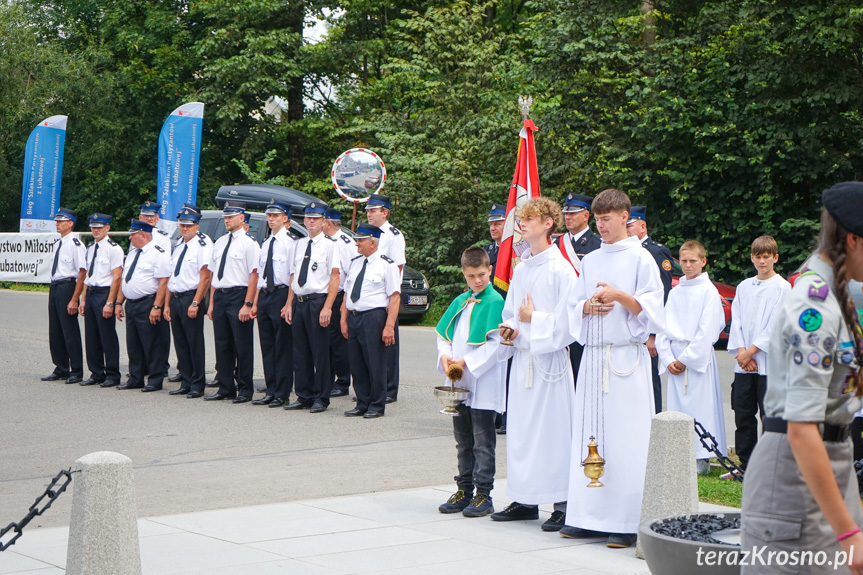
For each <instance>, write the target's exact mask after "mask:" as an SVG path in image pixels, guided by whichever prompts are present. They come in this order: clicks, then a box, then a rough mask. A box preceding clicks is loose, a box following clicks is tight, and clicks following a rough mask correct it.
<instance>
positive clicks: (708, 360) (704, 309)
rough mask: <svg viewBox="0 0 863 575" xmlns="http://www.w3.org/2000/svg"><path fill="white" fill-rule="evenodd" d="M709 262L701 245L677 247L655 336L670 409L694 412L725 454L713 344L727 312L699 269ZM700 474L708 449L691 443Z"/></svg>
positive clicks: (704, 468)
mask: <svg viewBox="0 0 863 575" xmlns="http://www.w3.org/2000/svg"><path fill="white" fill-rule="evenodd" d="M705 265H707V257H706V252H705V249H704V246H703V245H702V244H701V242H699V241H696V240H689V241H688V242H685V243H684V244H683V245H682V246H680V267H682V268H683V274H684V277H682V278H680V283H679V284H678V285H677V287H675V288H674V289H672V290H671V293H669V295H668V302H666V304H665V331H662V332H660V333H659V334H657V335H656V348H657V350H658V351H659V373H660V374H662V373H663V372H665V371H668V410H669V411H680V412H682V413H685V414H686V415H689V416H691V417H693V418H694V419H695V420H696V421H697V422H699V423H700V424H701V425H702V426H703V427H704V429H705V430H706V431H708V432H709V433H710V434H711V435H713V437H715V438H716V442H717V444H718V446H719V451H720V452H721V453H722V454H723V455H724V454H725V453H727V446H726V441H725V413H724V410H723V409H722V391H721V389H720V387H719V369H718V367H717V364H716V353H715V352H714V351H713V344H715V343H716V340H718V339H719V334H720V333H722V329H723V328H724V327H725V314H724V313H723V312H722V302H721V300H720V296H719V292H718V291H717V290H716V286H714V285H713V283H712V282H711V281H710V276H709V275H708V274H706V273H702V270H703V269H704V266H705ZM695 457H696V459H698V462H697V467H698V474H699V475H707V474H708V473H709V472H710V463H709V461H708V460H709V458H710V457H711V454H710V452H709V451H707V449H705V448H704V446H703V445H701V442H700V441H696V442H695Z"/></svg>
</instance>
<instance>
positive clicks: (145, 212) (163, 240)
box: [129, 200, 172, 254]
mask: <svg viewBox="0 0 863 575" xmlns="http://www.w3.org/2000/svg"><path fill="white" fill-rule="evenodd" d="M161 209H162V206H161V205H160V204H157V203H156V202H151V201H150V200H147V201H146V202H144V203H143V204H141V209H140V210H138V215H139V216H145V217H147V216H155V217H156V218H158V217H159V211H160V210H161ZM153 228H154V229H153V230H152V231H151V233H152V234H153V239H154V240H155V241H156V243H157V244H158V245H159V246H161V247H162V249H164V250H166V251H167V252H168V253H169V254H170V253H171V247H172V246H171V234H169V233H168V232H166V231H165V230H162V229H159V228H157V227H155V226H153ZM129 251H130V252H131V251H132V249H131V248H130V249H129Z"/></svg>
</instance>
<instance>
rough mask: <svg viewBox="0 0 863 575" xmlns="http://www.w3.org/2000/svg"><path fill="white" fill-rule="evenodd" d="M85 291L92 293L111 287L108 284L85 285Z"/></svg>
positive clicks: (107, 289)
mask: <svg viewBox="0 0 863 575" xmlns="http://www.w3.org/2000/svg"><path fill="white" fill-rule="evenodd" d="M87 291H90V292H93V293H100V292H103V291H111V287H110V286H87Z"/></svg>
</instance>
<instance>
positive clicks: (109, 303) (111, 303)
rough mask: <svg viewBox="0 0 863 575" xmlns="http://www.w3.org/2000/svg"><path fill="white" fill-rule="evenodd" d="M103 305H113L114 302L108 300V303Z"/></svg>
mask: <svg viewBox="0 0 863 575" xmlns="http://www.w3.org/2000/svg"><path fill="white" fill-rule="evenodd" d="M105 305H106V306H108V307H114V302H112V301H109V302H108V303H106V304H105Z"/></svg>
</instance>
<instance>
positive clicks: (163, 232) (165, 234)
mask: <svg viewBox="0 0 863 575" xmlns="http://www.w3.org/2000/svg"><path fill="white" fill-rule="evenodd" d="M156 231H157V232H158V233H160V234H162V235H163V236H167V235H168V232H166V231H165V230H156Z"/></svg>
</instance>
